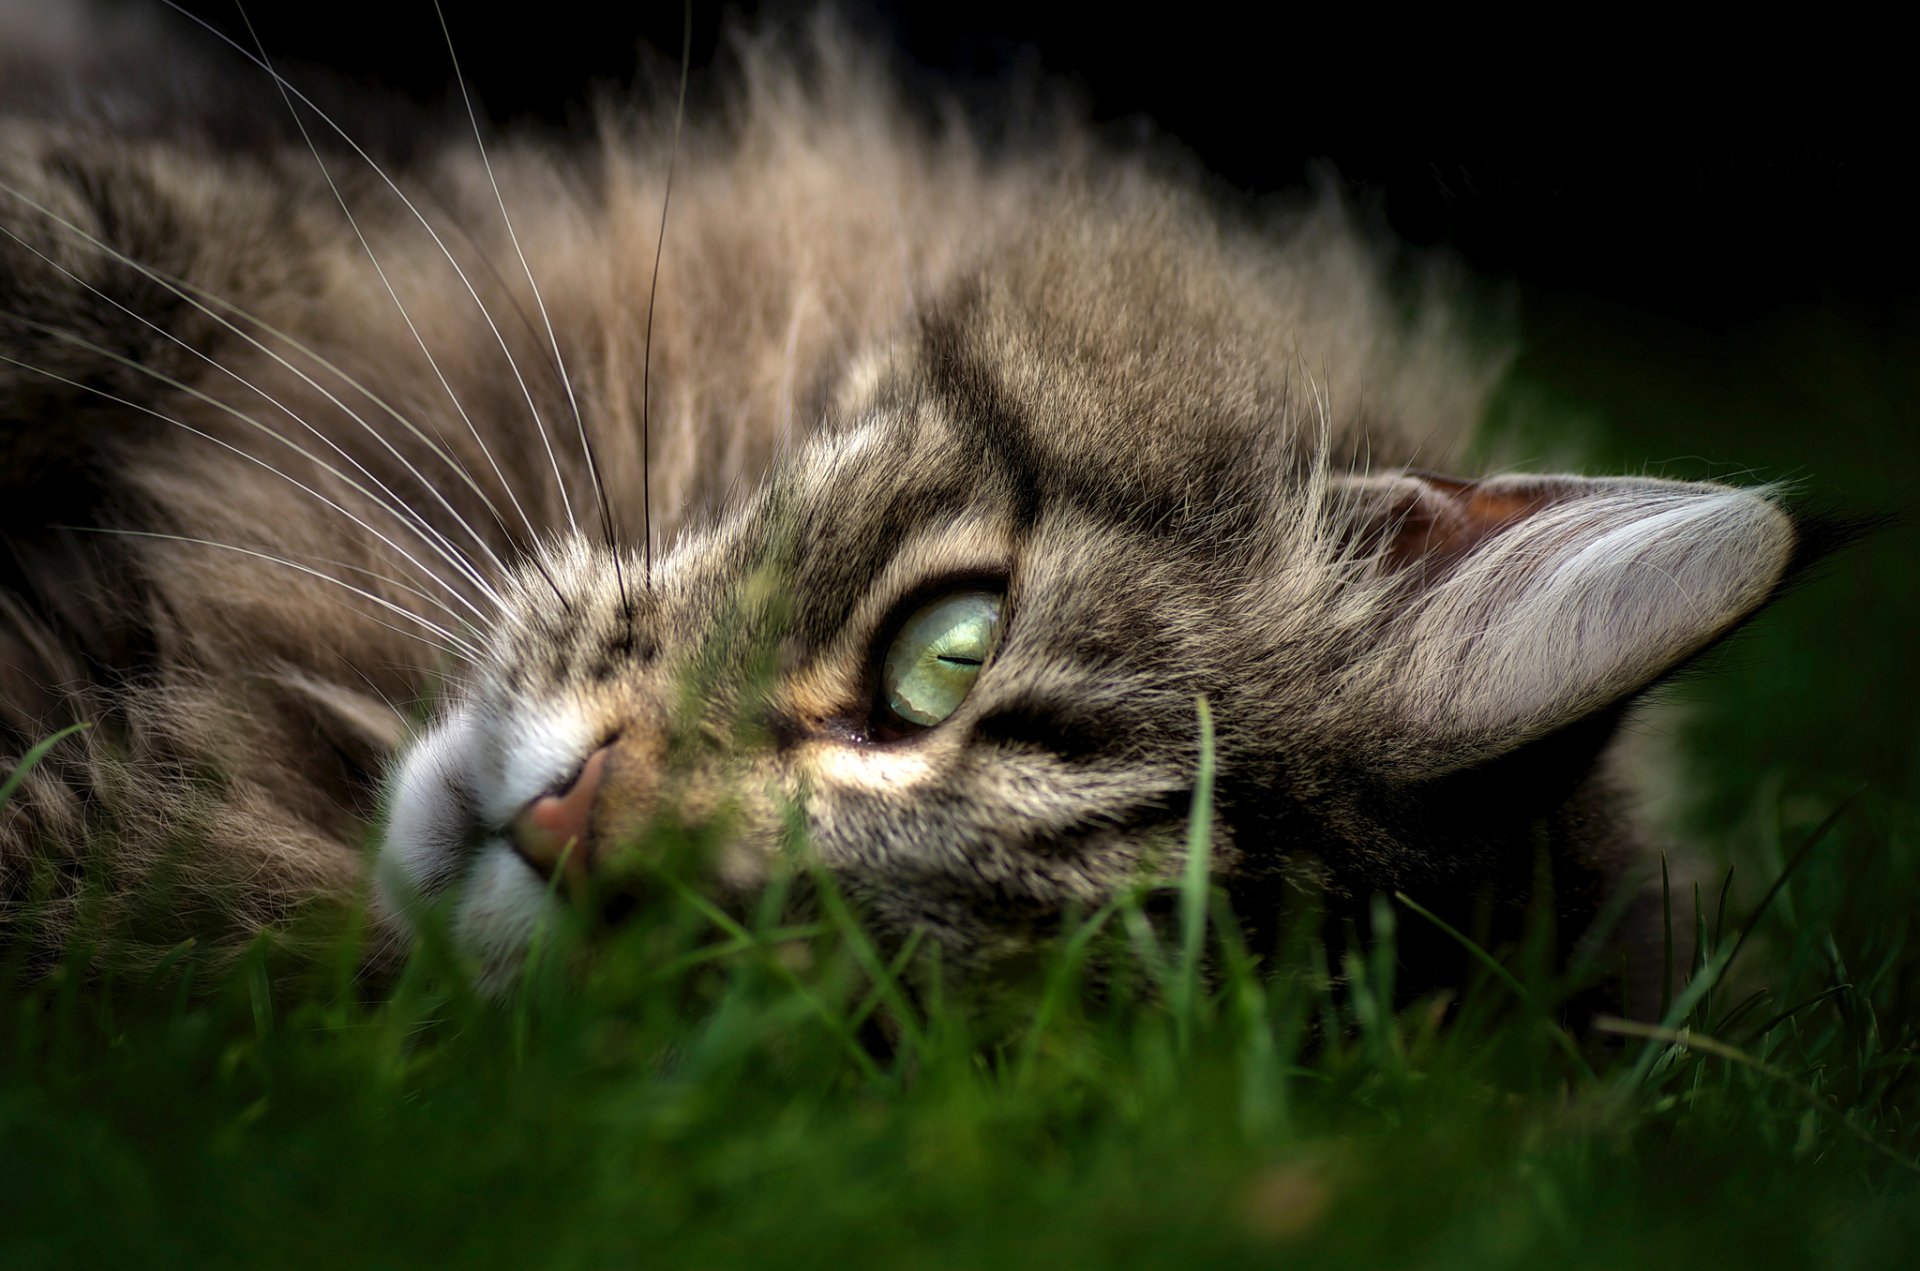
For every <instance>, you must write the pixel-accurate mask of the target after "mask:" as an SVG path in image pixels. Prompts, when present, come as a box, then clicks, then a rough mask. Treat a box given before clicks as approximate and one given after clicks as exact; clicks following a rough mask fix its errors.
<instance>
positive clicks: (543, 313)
mask: <svg viewBox="0 0 1920 1271" xmlns="http://www.w3.org/2000/svg"><path fill="white" fill-rule="evenodd" d="M433 12H434V16H435V17H437V18H439V19H440V34H441V35H442V36H443V37H445V39H446V42H447V57H448V58H449V59H450V60H451V61H452V63H453V78H454V82H455V83H457V84H459V86H460V100H461V101H462V102H464V103H465V104H466V108H467V120H468V122H469V123H471V124H472V125H473V141H474V145H475V146H477V147H478V148H479V151H480V162H481V164H482V165H483V166H484V167H485V168H486V170H487V183H488V184H489V185H491V186H492V187H493V198H494V202H496V203H498V204H499V205H500V220H501V223H502V224H504V225H505V226H506V227H507V239H508V241H510V242H511V243H512V244H513V252H514V255H516V256H518V257H519V258H520V268H521V269H522V270H524V271H525V272H526V275H527V286H529V287H531V288H532V289H533V303H534V305H535V306H536V307H537V308H538V309H539V311H540V321H541V322H542V323H544V324H545V325H546V328H547V341H548V343H549V344H550V345H551V346H552V348H553V361H554V365H555V366H556V367H557V368H558V369H559V371H560V383H561V386H562V387H563V388H565V389H566V392H567V405H568V406H569V407H571V408H572V410H573V422H574V426H575V427H576V428H577V429H578V430H579V433H580V448H581V450H582V451H583V452H584V453H585V455H586V459H587V473H588V475H589V476H590V477H591V478H592V479H593V494H594V498H595V500H596V501H597V502H598V503H599V506H600V515H601V519H602V520H603V521H604V520H605V518H606V511H607V500H606V491H605V490H604V489H603V488H602V486H601V483H600V472H599V464H597V463H596V462H595V461H594V454H593V444H592V442H590V441H589V440H588V439H587V423H586V419H585V418H584V417H583V416H582V415H581V414H580V402H579V400H578V399H577V398H576V397H575V396H574V392H573V381H572V380H571V379H570V378H569V377H568V375H567V363H566V358H565V357H564V356H563V355H562V354H561V352H560V338H559V336H557V335H556V334H554V330H553V319H552V318H551V317H550V316H549V315H548V313H547V302H546V301H545V300H544V299H543V298H542V297H541V295H540V284H539V282H537V281H536V280H535V279H534V276H533V266H531V265H529V264H528V263H527V253H526V252H525V251H524V250H523V249H522V248H521V246H520V235H519V233H518V232H517V231H516V230H515V229H514V228H513V217H512V216H510V215H509V214H508V212H507V199H506V196H505V195H504V194H502V193H501V192H500V181H499V179H498V178H497V177H495V176H494V174H493V159H492V158H491V157H490V156H489V155H488V154H487V143H486V140H485V139H484V138H483V137H482V136H481V135H480V116H479V114H478V113H477V112H475V110H474V108H473V97H472V95H471V94H470V93H469V92H468V91H467V77H466V75H465V74H464V73H462V71H461V70H460V56H459V54H458V53H456V52H454V47H453V32H452V31H450V30H448V28H447V15H446V11H445V10H444V9H443V8H442V7H441V4H440V0H433ZM528 404H529V405H531V404H532V398H531V395H529V398H528ZM534 420H535V422H536V424H537V423H538V422H539V412H537V411H536V412H535V414H534ZM540 443H541V444H542V445H543V446H546V447H547V460H548V462H549V463H551V464H552V465H553V480H554V484H555V485H556V486H558V487H559V489H560V502H561V506H563V507H564V508H565V509H566V513H567V524H568V525H570V526H572V527H573V529H574V531H575V532H576V533H577V532H578V531H579V529H580V526H579V523H578V522H577V521H575V520H574V518H573V502H572V500H571V499H569V498H568V497H567V483H566V480H565V478H564V477H562V476H561V474H560V461H559V460H558V459H557V458H555V457H554V453H553V447H552V445H551V444H550V443H549V441H548V439H547V434H546V430H545V429H544V428H542V429H541V430H540ZM609 541H611V535H609Z"/></svg>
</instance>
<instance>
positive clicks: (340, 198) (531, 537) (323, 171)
mask: <svg viewBox="0 0 1920 1271" xmlns="http://www.w3.org/2000/svg"><path fill="white" fill-rule="evenodd" d="M163 2H164V3H165V4H166V5H167V6H168V7H169V8H172V9H174V10H176V11H177V12H179V13H180V14H182V15H183V16H185V17H187V18H191V19H192V20H193V21H194V22H196V23H198V24H199V25H201V26H203V27H205V28H206V29H207V30H209V31H212V32H213V33H214V34H215V35H217V36H219V37H220V38H221V39H222V40H225V41H226V42H227V43H228V44H231V45H232V46H233V47H234V48H235V49H236V50H238V51H239V53H240V54H241V55H242V56H244V57H246V58H248V59H249V60H251V61H252V62H253V63H254V64H255V65H257V66H260V67H261V68H263V69H264V70H265V71H266V72H267V74H268V75H270V76H272V78H273V82H274V84H275V86H276V87H277V88H278V89H279V92H280V97H281V100H283V101H285V102H286V104H287V111H288V113H289V114H291V115H292V116H293V123H294V127H296V128H298V129H299V130H300V137H301V139H302V140H304V141H305V142H306V143H307V149H308V151H309V152H311V153H312V155H313V161H314V163H315V164H316V165H318V167H319V168H320V175H321V177H322V178H323V179H324V180H325V181H326V183H327V188H328V189H329V190H331V191H332V192H333V197H334V200H335V201H336V202H338V203H339V204H340V210H341V212H343V213H345V215H346V218H347V224H348V225H349V226H351V227H352V229H353V234H354V237H355V238H357V239H359V240H360V246H361V248H362V249H363V250H365V252H366V253H367V259H368V260H369V261H370V262H372V264H373V271H374V273H375V274H377V275H379V278H380V284H381V286H383V287H385V288H386V291H387V295H388V296H389V297H391V298H392V300H393V304H394V308H395V309H397V310H398V311H399V313H400V319H401V321H403V322H405V323H406V324H407V330H408V331H409V332H411V333H412V334H413V339H414V342H415V343H416V344H418V345H419V346H420V352H421V353H422V354H423V355H424V356H425V357H426V359H427V365H428V366H430V367H432V368H433V374H434V378H436V379H437V380H439V381H440V387H441V388H443V389H445V390H446V394H447V399H448V400H449V401H451V402H452V403H453V408H454V410H455V411H456V412H457V413H458V414H459V416H460V419H461V422H463V423H465V424H466V426H467V431H468V432H470V433H472V434H473V439H474V441H475V442H477V443H478V444H479V446H480V453H481V454H482V455H484V456H486V460H487V464H488V466H489V467H491V468H492V469H493V475H494V476H496V477H498V478H499V479H500V485H501V488H503V489H504V490H506V492H507V499H508V501H509V502H511V503H512V504H513V510H514V511H515V512H516V513H518V514H519V516H520V523H521V524H522V525H524V526H525V527H526V530H527V540H528V543H529V545H531V544H533V543H535V542H537V541H538V540H539V537H540V535H539V532H538V531H537V530H535V529H534V528H533V520H532V518H530V517H529V516H528V515H527V512H526V509H525V508H523V507H521V506H520V499H519V497H518V496H517V495H515V494H514V492H513V483H512V482H510V481H508V480H507V477H506V474H505V473H504V472H502V471H501V470H500V465H499V463H498V462H497V461H496V460H495V459H494V457H493V452H492V451H491V450H490V449H488V447H487V443H486V439H485V438H483V437H482V436H481V435H480V430H479V428H477V427H475V426H474V422H473V419H472V417H471V416H469V415H468V414H467V408H466V406H465V405H464V404H462V403H461V401H460V395H459V394H458V393H456V392H454V391H453V385H452V384H451V383H450V382H449V381H448V379H447V376H446V373H445V372H444V371H442V370H441V369H440V363H439V361H438V360H437V359H436V358H435V357H434V356H433V351H432V350H431V349H429V348H428V347H427V341H426V338H425V337H424V336H422V335H421V334H420V329H419V328H418V327H417V326H415V325H414V322H413V315H411V314H409V313H408V312H407V307H406V305H405V304H404V303H402V302H401V300H400V293H399V292H398V291H397V290H395V288H394V285H393V281H392V280H391V279H390V278H388V277H387V271H386V269H385V268H384V267H382V266H381V264H380V257H379V256H378V255H377V254H376V253H375V252H374V250H373V245H372V244H371V243H369V242H368V241H367V236H366V234H365V233H364V232H363V231H362V230H361V228H360V222H359V220H357V219H356V218H355V217H354V215H353V209H352V208H350V207H349V206H347V200H346V196H345V195H343V194H342V193H341V192H340V186H339V184H338V183H337V182H335V181H334V179H333V173H332V171H331V170H329V169H328V167H327V163H326V160H325V159H323V158H322V157H321V156H320V148H319V147H318V146H317V145H315V144H314V141H313V137H312V135H311V134H310V133H308V131H307V125H306V123H305V122H304V121H303V120H302V119H301V118H300V112H299V111H298V110H296V109H295V108H294V105H293V99H292V97H290V96H288V94H289V92H291V93H292V94H293V96H297V97H299V98H300V100H301V101H303V102H306V104H307V106H308V107H309V108H310V109H312V110H313V111H314V112H315V113H316V114H318V115H319V116H320V118H321V119H322V120H324V121H326V123H327V124H328V125H329V126H331V127H333V129H334V131H336V132H340V135H341V136H342V138H343V139H345V140H346V142H347V144H348V145H349V146H353V148H354V150H355V151H357V152H359V154H360V156H361V157H362V158H364V159H366V161H367V162H368V163H369V164H372V165H373V167H374V170H375V171H376V172H379V174H380V176H381V178H382V179H383V180H387V184H388V185H389V186H393V182H392V181H391V180H390V179H388V178H387V177H386V174H385V173H384V172H380V168H379V165H378V164H374V163H373V160H372V158H371V157H369V156H368V155H367V154H366V152H365V151H362V150H360V147H359V146H358V145H356V144H355V143H354V142H353V140H352V139H351V138H349V137H347V136H346V134H345V133H344V132H341V130H340V128H339V126H338V125H336V124H334V123H333V121H332V120H331V119H330V118H328V116H327V114H326V112H325V111H322V110H320V108H319V107H317V106H315V105H313V103H312V102H311V101H310V100H308V98H307V97H306V95H305V94H304V93H301V92H300V90H299V89H297V88H293V86H292V85H290V84H288V83H287V81H286V80H284V79H282V78H281V77H280V73H279V72H278V71H276V70H274V69H273V65H272V64H271V63H270V62H268V61H267V60H266V58H265V57H264V56H258V57H256V56H255V55H254V54H252V53H250V52H248V51H247V50H246V48H245V47H243V46H242V45H241V44H240V43H239V42H238V41H236V40H234V39H232V38H231V37H230V36H228V35H227V34H226V33H225V32H223V31H219V30H216V29H215V28H214V27H213V26H212V25H210V24H209V23H207V22H206V21H205V20H204V19H202V18H200V17H198V16H197V15H195V14H192V13H188V12H187V11H186V10H185V9H183V8H181V7H180V6H179V5H178V4H176V3H174V0H163ZM240 16H241V20H242V21H245V22H246V23H247V30H248V31H249V32H250V33H251V32H252V31H253V23H252V20H251V19H249V18H247V16H246V10H245V9H244V8H242V9H241V13H240ZM254 38H255V40H256V41H257V40H258V39H259V37H258V35H255V36H254ZM393 189H394V192H395V193H399V187H398V186H393ZM400 197H401V200H402V201H403V202H406V203H407V206H408V207H409V208H411V207H412V206H413V205H412V203H411V202H410V201H408V200H407V198H406V195H404V194H401V195H400ZM414 215H415V216H416V217H419V216H420V214H419V212H418V211H415V212H414ZM420 221H421V224H422V225H425V224H426V219H425V218H424V217H420ZM427 232H428V233H429V234H433V227H432V226H427ZM434 241H435V242H439V235H437V234H435V235H434ZM441 250H442V251H446V245H445V244H441ZM447 256H448V259H449V260H451V259H452V253H451V252H448V253H447ZM454 268H455V270H456V271H458V270H459V265H458V264H457V263H456V264H455V265H454ZM462 277H463V278H464V277H465V275H462ZM468 290H469V291H471V290H472V286H471V284H469V286H468ZM478 299H479V297H478V296H477V295H476V296H475V300H476V302H477V301H478ZM484 308H485V306H482V310H483V312H484ZM489 321H491V319H489Z"/></svg>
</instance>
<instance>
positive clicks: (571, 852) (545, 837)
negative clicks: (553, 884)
mask: <svg viewBox="0 0 1920 1271" xmlns="http://www.w3.org/2000/svg"><path fill="white" fill-rule="evenodd" d="M608 749H609V748H608V747H605V746H602V747H601V748H600V749H599V750H596V751H594V752H593V754H592V755H591V756H589V757H588V759H587V762H586V764H585V765H584V766H583V767H582V768H581V769H580V775H579V776H577V777H575V778H574V779H573V784H572V785H570V786H568V787H567V788H566V789H565V790H562V791H561V792H560V793H558V794H548V795H542V796H541V797H540V798H538V799H535V800H534V801H533V802H532V803H529V804H528V805H527V806H526V807H525V808H524V809H522V810H521V812H520V815H519V816H516V817H514V818H513V823H512V824H511V825H510V826H508V827H507V835H508V837H509V838H510V839H511V840H512V842H513V847H514V850H515V851H517V852H519V853H520V856H521V858H522V859H524V860H525V861H526V862H527V864H529V865H531V866H533V867H534V869H536V870H538V871H539V872H540V876H541V877H542V878H552V877H553V876H554V874H555V873H556V872H562V871H564V873H565V875H566V881H567V883H568V885H570V886H576V887H577V886H579V885H580V884H581V883H583V882H584V881H585V880H586V877H587V873H588V869H589V866H590V861H589V859H588V858H589V856H590V855H591V853H592V849H593V842H592V830H593V801H594V796H596V795H597V794H599V793H600V781H601V778H602V777H604V776H605V775H606V769H607V751H608Z"/></svg>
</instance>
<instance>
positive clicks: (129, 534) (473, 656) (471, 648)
mask: <svg viewBox="0 0 1920 1271" xmlns="http://www.w3.org/2000/svg"><path fill="white" fill-rule="evenodd" d="M65 528H67V529H70V530H73V531H75V532H77V533H82V534H118V535H121V536H122V537H125V538H151V539H160V540H162V541H165V542H170V543H191V544H193V545H194V546H196V547H212V548H217V549H218V550H220V551H226V552H238V553H239V554H240V555H242V556H251V557H253V558H254V559H256V560H263V561H267V562H269V563H270V564H274V565H284V566H285V567H286V568H288V569H295V570H299V571H300V572H301V573H303V574H307V575H309V576H311V577H314V578H318V579H319V580H321V581H322V582H329V583H332V584H333V585H334V586H336V587H339V588H342V589H344V590H346V591H350V592H352V593H353V594H354V595H356V596H359V597H360V598H361V599H363V600H369V601H372V602H373V603H374V604H376V605H379V606H380V607H381V608H383V609H388V610H391V611H393V612H394V613H396V614H399V615H400V616H401V617H402V618H405V619H406V620H407V621H409V622H415V623H418V624H419V625H420V626H422V627H425V628H426V629H427V630H428V631H431V632H432V633H433V634H434V635H436V636H438V637H440V640H439V641H435V640H429V639H427V637H425V636H423V635H421V634H420V633H419V632H417V631H407V630H404V629H403V628H400V627H395V626H392V625H391V624H389V623H385V622H380V620H379V619H378V618H374V619H372V621H374V622H380V625H381V626H383V627H386V628H387V629H388V630H389V631H397V632H399V633H400V634H401V635H404V636H407V637H409V638H410V639H414V640H419V641H420V642H421V643H423V644H427V645H431V646H433V647H434V648H436V649H439V650H441V651H442V652H444V653H450V654H452V655H454V656H456V657H460V658H464V659H466V660H467V661H469V662H474V663H478V662H480V661H481V660H482V659H483V657H484V655H483V654H482V653H481V651H480V649H479V646H477V645H475V644H473V643H472V642H471V641H468V640H466V639H465V638H463V637H461V636H458V635H455V634H454V633H453V632H451V631H449V630H447V629H446V628H445V627H443V626H441V625H440V624H438V623H436V622H433V621H431V620H429V619H427V618H423V617H421V616H420V615H419V614H417V613H415V612H413V611H412V610H411V609H408V608H407V607H405V606H404V605H396V604H394V603H393V602H392V601H391V600H388V599H386V598H385V597H384V596H377V595H375V594H374V593H373V592H370V591H368V590H366V589H365V588H364V587H356V586H354V585H353V584H352V583H350V582H346V581H344V580H342V579H339V578H335V577H334V576H333V575H332V574H328V573H324V572H322V571H321V570H318V569H315V568H313V567H312V566H310V565H303V564H301V563H300V562H299V561H296V560H288V559H287V558H286V557H284V556H275V555H274V554H273V553H271V552H262V551H256V550H255V549H253V548H251V547H242V546H240V545H239V544H238V543H221V542H218V541H216V540H214V539H210V538H194V537H193V536H192V535H188V534H162V533H160V532H159V531H157V530H123V529H114V528H111V527H106V526H87V525H73V526H67V527H65ZM441 641H444V643H441Z"/></svg>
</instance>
